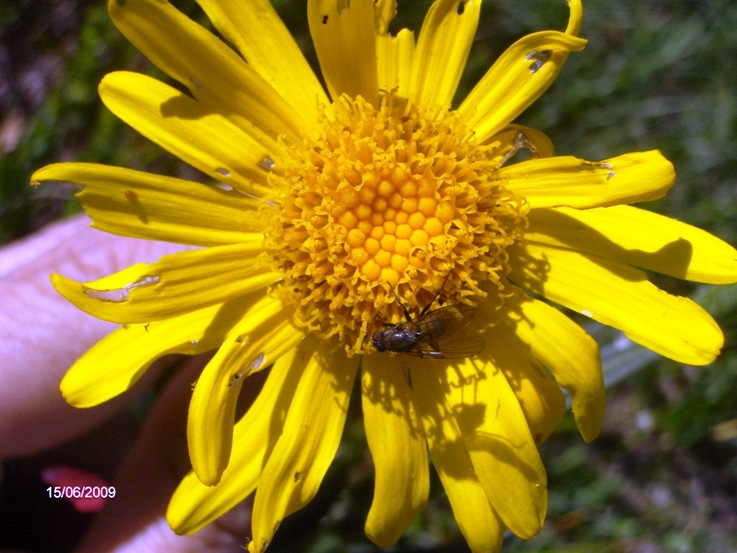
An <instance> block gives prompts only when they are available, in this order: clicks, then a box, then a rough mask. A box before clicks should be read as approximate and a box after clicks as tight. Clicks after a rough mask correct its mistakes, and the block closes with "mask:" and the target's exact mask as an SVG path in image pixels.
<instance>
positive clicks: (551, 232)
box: [525, 205, 737, 284]
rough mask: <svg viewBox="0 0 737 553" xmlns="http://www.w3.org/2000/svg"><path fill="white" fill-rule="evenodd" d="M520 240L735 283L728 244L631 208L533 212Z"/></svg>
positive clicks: (736, 255) (736, 269) (734, 257)
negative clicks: (523, 237)
mask: <svg viewBox="0 0 737 553" xmlns="http://www.w3.org/2000/svg"><path fill="white" fill-rule="evenodd" d="M525 239H527V240H529V241H530V242H537V243H539V244H548V245H552V246H559V247H562V248H570V249H573V250H577V251H582V252H589V253H594V254H596V255H599V256H601V257H605V258H608V259H612V260H614V261H619V262H622V263H626V264H628V265H633V266H635V267H640V268H642V269H646V270H649V271H655V272H657V273H661V274H665V275H669V276H673V277H676V278H682V279H685V280H693V281H696V282H708V283H711V284H729V283H733V282H736V281H737V250H735V249H734V248H733V247H732V246H730V245H729V244H727V243H726V242H723V241H722V240H720V239H719V238H717V237H715V236H713V235H711V234H709V233H708V232H706V231H703V230H701V229H699V228H696V227H692V226H691V225H687V224H686V223H682V222H680V221H677V220H675V219H671V218H669V217H664V216H662V215H658V214H656V213H652V212H650V211H646V210H643V209H637V208H635V207H631V206H625V205H621V206H612V207H607V208H599V209H588V210H585V211H579V210H576V209H566V208H558V209H555V210H552V209H541V210H534V211H533V212H532V213H530V226H529V228H528V229H527V230H526V231H525Z"/></svg>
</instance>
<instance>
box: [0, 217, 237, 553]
mask: <svg viewBox="0 0 737 553" xmlns="http://www.w3.org/2000/svg"><path fill="white" fill-rule="evenodd" d="M88 225H89V220H88V219H87V218H86V217H83V216H78V217H75V218H72V219H69V220H67V221H63V222H60V223H55V224H53V225H50V226H48V227H46V228H44V229H43V230H42V231H40V232H38V233H36V234H35V235H33V236H30V237H28V238H25V239H23V240H20V241H18V242H15V243H12V244H10V245H8V246H6V247H5V248H3V249H2V250H0V298H2V301H1V302H0V359H2V363H0V459H8V458H11V457H20V456H27V455H33V454H37V453H39V452H43V451H46V450H49V449H51V448H54V447H56V446H59V445H61V444H65V443H67V442H70V441H71V440H73V439H75V438H77V437H79V436H81V435H83V434H85V433H87V432H89V431H90V430H92V429H94V428H95V427H97V426H99V425H100V424H102V423H103V422H104V421H106V420H108V419H110V418H111V417H112V416H113V415H115V414H116V413H117V412H119V411H121V410H122V409H124V408H125V407H126V406H127V405H128V404H129V403H130V401H131V400H132V399H134V398H135V396H136V395H137V393H138V392H140V391H141V390H143V389H145V387H146V386H147V385H148V384H150V381H151V378H150V377H149V378H147V379H143V380H144V382H140V383H139V384H138V385H136V387H135V388H134V389H133V390H131V391H129V392H128V393H126V394H123V396H121V397H119V398H117V399H115V400H113V401H111V402H108V403H106V404H104V405H101V406H99V407H94V408H90V409H75V408H73V407H70V406H69V405H67V404H66V402H65V401H64V399H63V398H62V396H61V394H60V392H59V382H60V381H61V378H62V376H63V375H64V373H65V372H66V370H67V369H68V368H69V366H70V365H71V364H72V363H73V362H74V361H75V360H76V359H77V358H78V357H79V356H80V355H81V354H82V353H84V351H85V350H86V349H87V348H89V347H90V346H91V345H92V344H94V343H95V342H96V341H97V340H99V339H100V338H102V337H103V336H105V335H106V334H107V333H108V332H110V331H111V330H113V329H114V328H116V325H113V324H111V323H106V322H102V321H99V320H97V319H95V318H94V317H91V316H89V315H87V314H85V313H83V312H81V311H79V310H78V309H77V308H75V307H74V306H72V305H71V304H69V303H68V302H67V301H66V300H64V298H62V297H61V296H60V295H59V294H58V293H57V292H56V291H55V290H54V289H53V288H52V286H51V283H50V281H49V274H50V273H60V274H63V275H64V276H67V277H71V278H74V279H78V280H82V281H88V280H93V279H96V278H99V277H101V276H105V275H107V274H110V273H112V272H115V271H117V270H120V269H123V268H125V267H127V266H129V265H132V264H134V263H137V262H140V261H148V262H151V261H155V260H156V259H158V258H159V257H160V256H161V255H163V254H166V253H172V252H175V251H178V250H181V249H184V247H183V246H177V245H173V244H167V243H162V242H151V241H144V240H135V239H130V238H122V237H118V236H113V235H110V234H106V233H102V232H99V231H97V230H94V229H91V228H89V226H88ZM206 360H207V359H206V358H205V357H197V358H193V359H190V360H187V361H185V362H184V363H183V364H182V366H181V367H180V370H179V371H178V373H177V376H176V377H175V378H173V379H172V381H171V382H170V384H169V385H168V387H167V389H166V390H165V391H164V392H163V393H162V394H160V396H159V398H158V399H157V403H156V405H155V406H154V408H153V409H152V411H151V412H150V413H149V415H148V417H147V419H146V422H145V423H144V425H143V428H142V430H141V432H140V433H139V435H138V436H137V437H136V441H135V443H134V444H133V446H132V448H131V449H130V451H129V452H128V453H127V455H126V457H125V458H124V459H123V460H122V462H121V464H120V465H119V467H118V472H117V475H116V477H115V479H114V481H113V482H112V484H113V485H114V486H115V487H116V490H117V495H116V497H115V499H113V500H109V501H108V502H107V504H106V506H105V508H104V509H103V510H102V512H101V513H100V514H99V515H97V518H96V519H95V521H94V522H93V524H92V527H91V528H90V530H89V532H88V534H87V535H86V536H85V538H84V539H83V541H82V543H81V544H80V546H79V549H78V551H80V552H96V553H103V552H127V551H131V552H134V551H135V552H136V553H141V552H142V553H146V552H154V551H155V552H165V551H172V552H173V551H176V552H177V553H183V552H184V553H186V552H189V551H192V552H195V551H198V552H199V551H212V552H216V553H217V552H220V551H223V552H225V551H228V552H229V551H233V552H235V551H243V549H241V548H242V547H243V546H244V545H245V544H246V539H245V536H246V535H247V534H248V532H249V530H248V522H249V517H250V506H248V505H244V506H242V507H240V508H237V509H234V510H233V511H231V513H229V514H228V515H226V516H225V517H223V518H222V519H220V520H219V521H217V522H216V523H214V524H212V525H210V526H209V527H207V528H205V529H204V530H202V531H201V532H199V533H197V534H195V535H193V536H188V537H182V536H177V535H175V534H174V532H172V531H171V529H169V527H168V525H167V524H166V521H165V519H164V513H165V512H166V506H167V504H168V501H169V497H170V496H171V493H172V492H173V491H174V489H175V487H176V485H177V484H178V482H179V480H180V478H181V477H182V476H183V475H184V474H185V473H186V471H187V470H188V469H189V460H188V457H187V451H186V436H185V433H186V414H187V405H188V400H189V397H190V395H191V382H193V381H194V380H195V379H196V377H197V376H196V375H197V373H198V372H199V371H200V370H201V368H202V367H203V365H204V363H205V362H206ZM175 361H177V360H176V359H174V360H172V359H169V358H166V359H163V360H162V363H158V365H159V367H158V368H159V369H160V368H161V366H163V365H164V364H166V363H172V362H175ZM179 361H181V360H179ZM152 372H154V373H155V372H158V371H157V370H155V369H152ZM92 441H93V442H94V440H92ZM98 454H99V451H98V452H95V451H90V452H89V458H94V457H95V456H96V455H98ZM82 455H84V452H82Z"/></svg>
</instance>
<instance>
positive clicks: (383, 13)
mask: <svg viewBox="0 0 737 553" xmlns="http://www.w3.org/2000/svg"><path fill="white" fill-rule="evenodd" d="M374 7H375V10H376V34H377V35H385V34H387V32H388V30H389V23H391V21H392V19H394V16H395V15H397V0H374Z"/></svg>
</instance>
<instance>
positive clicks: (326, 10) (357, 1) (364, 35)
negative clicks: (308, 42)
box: [307, 0, 379, 106]
mask: <svg viewBox="0 0 737 553" xmlns="http://www.w3.org/2000/svg"><path fill="white" fill-rule="evenodd" d="M307 21H308V23H309V25H310V34H311V35H312V40H313V42H314V43H315V51H316V52H317V58H318V60H319V61H320V68H321V69H322V76H323V78H324V79H325V84H326V85H327V87H328V92H330V97H331V98H332V99H333V100H334V101H335V100H337V99H338V97H339V96H340V95H341V94H347V95H348V96H351V97H356V96H363V98H364V100H366V101H367V102H369V103H370V104H372V105H373V106H377V105H378V101H379V84H378V83H379V81H378V74H377V68H376V41H375V39H376V34H375V30H374V2H373V0H352V1H350V2H344V1H337V2H336V1H335V0H308V2H307Z"/></svg>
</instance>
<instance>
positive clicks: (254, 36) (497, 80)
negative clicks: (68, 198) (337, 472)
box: [33, 0, 737, 551]
mask: <svg viewBox="0 0 737 553" xmlns="http://www.w3.org/2000/svg"><path fill="white" fill-rule="evenodd" d="M200 4H201V6H202V7H203V8H204V10H205V12H206V13H207V15H208V17H209V18H210V20H211V21H212V23H213V25H214V26H215V28H216V29H217V30H218V31H219V33H220V34H221V35H222V36H223V37H224V38H225V39H227V41H228V42H229V43H230V44H232V45H233V47H234V48H231V47H230V46H228V45H226V44H225V42H222V41H221V40H219V39H218V38H216V37H215V36H214V35H213V34H211V33H210V32H209V31H207V30H205V29H204V28H202V27H200V26H199V25H197V24H195V23H194V22H192V21H190V20H189V19H188V18H186V17H185V16H184V15H182V14H181V13H179V12H178V11H177V10H175V9H174V8H173V7H172V6H171V5H169V4H168V3H167V2H165V1H164V0H111V1H110V4H109V7H110V13H111V16H112V18H113V21H114V22H115V24H116V25H117V27H118V28H119V29H120V30H121V31H122V32H123V34H125V35H126V36H127V37H128V38H129V39H130V40H131V41H132V42H133V43H134V44H135V45H136V46H137V47H138V48H139V49H140V50H141V51H142V52H143V53H144V54H145V55H146V56H147V57H148V58H149V59H151V60H152V61H153V62H154V63H155V64H156V65H158V66H159V67H160V68H161V69H162V70H163V71H165V72H166V73H167V74H168V75H169V76H170V77H171V78H173V79H174V80H176V81H178V83H179V84H180V85H181V87H184V88H186V90H185V91H184V92H182V90H180V88H181V87H180V88H175V87H173V86H170V85H167V84H164V83H162V82H159V81H157V80H155V79H152V78H150V77H146V76H144V75H140V74H136V73H127V72H118V73H113V74H110V75H108V76H106V77H105V79H104V80H103V82H102V83H101V85H100V94H101V97H102V99H103V101H104V102H105V104H106V105H107V106H108V107H109V108H110V109H111V110H112V111H113V112H114V113H115V114H116V115H118V116H119V117H120V118H122V119H123V120H125V121H126V122H127V123H128V124H130V125H131V126H133V127H134V128H136V129H137V130H138V131H140V132H141V133H142V134H144V135H145V136H147V137H149V138H150V139H151V140H153V141H154V142H156V143H158V144H159V145H160V146H162V147H164V148H166V149H167V150H169V151H170V152H172V153H174V154H176V155H177V156H179V157H180V158H181V159H182V160H184V161H185V162H187V163H189V164H190V165H192V166H193V167H195V168H197V169H199V170H200V171H202V172H203V173H205V174H206V175H208V176H209V177H210V178H211V179H212V181H214V183H216V184H214V185H206V184H200V183H196V182H190V181H185V180H181V179H176V178H170V177H163V176H158V175H153V174H149V173H144V172H139V171H133V170H129V169H121V168H113V167H106V166H100V165H93V164H81V163H68V164H56V165H51V166H48V167H45V168H43V169H40V170H39V171H37V172H36V173H35V174H34V176H33V181H34V182H40V181H70V182H73V183H76V184H77V185H79V186H80V187H81V191H80V192H79V193H78V194H77V197H78V198H79V199H80V201H81V202H82V205H83V206H84V208H85V210H86V211H87V213H88V214H89V215H90V216H91V218H92V221H93V225H94V226H96V227H98V228H100V229H103V230H106V231H108V232H113V233H118V234H124V235H129V236H134V237H141V238H151V239H163V240H169V241H173V242H178V243H182V244H191V245H193V246H198V248H197V249H191V250H187V251H184V252H181V253H177V254H173V255H168V256H165V257H163V258H161V259H160V260H158V261H156V262H153V263H150V264H147V263H140V264H138V265H134V266H132V267H129V268H128V269H125V270H124V271H121V272H119V273H116V274H114V275H111V276H109V277H106V278H103V279H100V280H97V281H94V282H87V283H77V282H74V281H71V280H69V279H66V278H64V277H62V276H59V275H55V276H54V277H53V282H54V285H55V286H56V288H57V289H58V290H59V292H60V293H62V294H63V295H64V296H65V297H66V298H68V299H69V300H70V301H72V302H73V303H74V304H76V305H78V306H79V307H80V308H81V309H84V310H85V311H87V312H89V313H91V314H93V315H95V316H97V317H100V318H102V319H105V320H108V321H113V322H117V323H121V324H122V325H123V326H122V327H121V328H120V329H119V330H117V331H115V332H114V333H112V334H111V335H109V336H108V337H106V338H105V339H104V340H102V341H101V342H99V343H98V344H97V345H96V346H94V347H93V348H92V349H91V350H90V351H89V352H88V353H87V354H86V355H85V356H84V357H82V358H81V359H80V360H79V361H78V362H77V363H76V364H75V365H74V366H73V367H72V368H71V369H70V371H69V373H68V374H67V376H66V377H65V379H64V381H63V382H62V391H63V393H64V395H65V397H66V398H67V400H68V401H69V402H70V403H71V404H73V405H77V406H80V407H83V406H90V405H95V404H98V403H101V402H103V401H106V400H108V399H110V398H111V397H114V396H115V395H118V394H120V393H122V392H123V391H125V390H126V389H128V388H129V387H130V386H131V385H132V384H133V383H134V382H135V381H137V380H138V379H139V378H140V377H141V375H142V374H143V373H144V372H145V371H146V369H147V368H148V366H149V365H150V364H151V363H152V362H153V360H155V359H156V358H158V357H160V356H162V355H164V354H166V353H171V352H179V353H185V354H197V353H202V352H207V351H211V350H217V351H216V353H215V355H214V357H213V358H212V360H211V361H210V362H209V363H208V365H207V366H206V367H205V369H204V370H203V372H202V374H201V376H200V378H199V379H198V381H197V383H196V385H195V387H194V392H193V396H192V400H191V404H190V412H189V418H188V440H189V448H190V456H191V460H192V465H193V472H192V473H191V474H190V475H188V476H187V477H186V478H185V479H184V480H183V482H182V483H181V485H180V487H179V489H178V490H177V492H176V493H175V496H174V498H173V499H172V502H171V505H170V508H169V513H168V517H169V520H170V523H171V524H172V526H173V527H174V528H175V529H176V530H177V531H178V532H183V533H186V532H193V531H196V530H197V529H199V528H201V527H202V526H203V525H205V524H207V523H208V522H210V521H212V520H214V519H215V518H216V517H218V516H219V515H221V514H222V513H224V512H225V511H227V510H228V509H230V508H231V507H232V506H234V505H235V504H236V503H238V502H239V501H241V500H242V499H243V498H244V497H246V496H247V495H249V494H251V493H252V492H253V491H254V490H255V491H256V496H255V504H254V510H253V523H252V536H253V541H252V542H251V544H250V545H249V548H250V550H252V551H263V550H264V549H265V548H266V547H267V546H268V544H269V542H270V541H271V539H272V537H273V535H274V532H275V531H276V528H277V526H278V525H279V523H280V522H281V520H282V519H283V518H284V517H286V516H287V515H289V514H290V513H292V512H294V511H296V510H297V509H299V508H301V507H302V506H304V505H305V504H306V503H307V502H309V501H310V500H311V499H312V497H314V495H315V493H316V492H317V488H318V486H319V485H320V482H321V480H322V477H323V475H324V474H325V471H326V470H327V468H328V466H329V464H330V462H331V460H332V458H333V457H334V455H335V452H336V450H337V448H338V445H339V442H340V436H341V432H342V429H343V426H344V422H345V417H346V412H347V407H348V402H349V398H350V395H351V390H352V388H353V386H354V380H355V378H356V376H357V375H358V374H359V371H360V388H361V398H362V407H363V416H364V423H365V430H366V436H367V440H368V444H369V448H370V450H371V454H372V457H373V461H374V466H375V473H376V478H375V481H376V484H375V494H374V499H373V503H372V505H371V509H370V511H369V513H368V518H367V522H366V532H367V534H368V536H369V537H370V538H371V539H372V540H373V541H374V542H375V543H377V544H379V545H381V546H387V545H390V544H392V543H394V542H395V541H396V540H397V539H398V538H399V537H400V536H401V534H402V533H403V531H404V530H405V529H406V527H407V526H408V524H409V523H410V522H411V521H412V519H413V518H414V517H415V516H416V515H417V513H418V512H420V511H421V510H422V509H423V508H424V505H425V503H426V501H427V495H428V487H429V469H428V456H427V451H428V449H429V451H430V453H431V456H432V460H433V464H434V466H435V469H436V470H437V472H438V474H439V476H440V480H441V482H442V483H443V486H444V487H445V490H446V492H447V495H448V498H449V501H450V504H451V507H452V509H453V512H454V514H455V516H456V519H457V521H458V524H459V526H460V529H461V531H462V532H463V534H464V536H465V537H466V539H467V541H468V543H469V545H470V546H471V548H472V549H473V550H475V551H490V550H495V549H497V548H498V547H499V546H500V543H501V537H502V534H503V531H504V529H505V528H509V529H510V530H512V531H513V532H514V533H516V534H517V535H519V536H522V537H525V538H529V537H532V536H534V535H535V534H536V533H537V532H538V531H539V530H540V528H541V526H542V523H543V520H544V517H545V512H546V505H547V497H546V494H547V492H546V477H545V471H544V468H543V466H542V463H541V461H540V458H539V455H538V451H537V446H538V445H539V444H540V443H541V442H542V441H544V440H545V439H546V437H547V436H548V435H549V434H550V433H551V432H552V430H553V429H554V428H555V426H556V425H557V423H558V421H559V420H560V418H561V416H562V414H563V411H564V409H565V400H564V396H563V393H562V391H561V388H562V389H565V390H567V391H568V392H569V393H570V395H571V399H572V406H573V412H574V416H575V420H576V422H577V424H578V426H579V429H580V431H581V434H582V436H583V437H584V439H585V440H587V441H590V440H592V439H593V438H595V437H596V435H597V434H598V432H599V427H600V424H601V419H602V416H603V412H604V403H605V397H604V395H605V394H604V385H603V381H602V376H601V370H600V366H599V353H598V348H597V346H596V343H595V342H594V341H593V339H591V338H590V337H589V336H588V335H587V334H586V333H585V332H584V331H583V330H582V329H581V328H580V327H579V326H577V325H576V324H575V323H574V322H572V320H571V319H569V318H568V317H567V316H565V315H564V314H563V313H562V312H561V311H559V310H558V309H557V308H555V307H553V306H551V305H550V303H548V302H552V303H554V304H557V305H560V306H564V307H566V308H568V309H571V310H573V311H575V312H578V313H581V314H583V315H586V316H588V317H590V318H592V319H595V320H597V321H600V322H602V323H604V324H608V325H611V326H614V327H616V328H619V329H621V330H622V331H623V332H624V333H625V334H626V335H627V336H629V337H630V338H631V339H632V340H634V341H635V342H638V343H640V344H643V345H645V346H646V347H648V348H650V349H652V350H653V351H656V352H658V353H660V354H662V355H666V356H668V357H671V358H673V359H676V360H679V361H681V362H685V363H692V364H706V363H709V362H711V361H712V360H713V359H714V357H715V356H716V355H717V353H718V352H719V349H720V347H721V345H722V341H723V338H722V334H721V332H720V330H719V328H718V327H717V325H716V324H715V323H714V321H713V320H712V319H711V317H710V316H709V315H708V314H707V313H706V312H704V311H703V310H702V309H701V308H700V307H699V306H698V305H696V304H695V303H693V302H692V301H690V300H688V299H686V298H680V297H675V296H672V295H669V294H667V293H665V292H663V291H661V290H659V289H658V288H657V287H655V286H654V285H653V284H651V283H650V282H649V280H648V277H647V271H652V272H658V273H663V274H666V275H671V276H674V277H679V278H684V279H688V280H694V281H700V282H711V283H727V282H734V281H735V280H737V261H735V259H736V258H737V252H735V250H734V249H733V248H731V247H730V246H728V245H727V244H725V243H723V242H721V241H720V240H718V239H717V238H714V237H713V236H711V235H709V234H707V233H705V232H703V231H701V230H699V229H696V228H693V227H690V226H688V225H685V224H682V223H679V222H677V221H674V220H671V219H668V218H666V217H662V216H658V215H655V214H652V213H650V212H647V211H643V210H640V209H638V208H636V207H632V206H630V205H628V204H631V203H635V202H639V201H643V200H649V199H653V198H657V197H660V196H662V195H664V194H665V192H666V191H667V190H668V188H669V187H670V186H671V185H672V184H673V181H674V171H673V167H672V165H671V164H670V163H669V162H668V161H667V160H666V159H664V158H663V157H662V156H661V155H660V153H658V152H655V151H650V152H639V153H631V154H625V155H620V156H617V157H614V158H611V159H607V160H604V161H596V162H591V161H585V160H582V159H578V158H575V157H570V156H561V157H554V156H553V151H552V145H551V143H550V141H549V140H548V139H547V137H545V136H544V135H543V134H542V133H540V132H539V131H536V130H534V129H530V128H526V127H522V126H519V125H515V124H513V123H512V121H513V120H514V118H515V117H516V116H517V115H519V114H520V113H521V112H522V111H523V110H524V109H525V108H527V107H528V106H529V105H530V104H531V103H532V102H533V101H534V100H535V99H536V98H537V97H539V96H540V95H541V94H542V93H543V92H544V90H545V89H546V88H547V87H548V86H549V85H550V84H551V83H552V82H553V80H554V79H555V77H556V76H557V74H558V72H559V71H560V69H561V67H562V65H563V63H564V61H565V59H566V57H567V55H568V54H569V53H570V52H573V51H579V50H581V49H582V48H583V47H584V45H585V43H586V41H585V40H583V39H581V38H579V37H578V36H577V34H578V31H579V28H580V24H581V17H582V12H581V5H580V2H579V1H578V0H569V8H570V17H569V21H568V25H567V27H566V29H565V31H563V32H558V31H542V32H538V33H534V34H531V35H529V36H526V37H524V38H522V39H521V40H519V41H518V42H516V43H515V44H513V45H512V46H511V47H510V48H509V49H508V50H507V51H506V52H505V53H503V54H502V56H501V57H500V58H499V60H498V61H497V62H496V63H494V64H493V65H492V66H491V68H490V69H489V70H488V72H487V73H486V75H485V76H484V77H483V78H482V79H481V81H480V82H479V83H478V84H477V85H476V87H475V88H474V89H473V90H472V91H471V93H470V94H469V95H468V97H467V98H465V99H464V100H463V101H462V102H461V103H460V104H459V105H458V106H452V104H451V100H452V98H453V96H454V93H455V91H456V88H457V85H458V82H459V80H460V77H461V73H462V71H463V68H464V65H465V62H466V59H467V57H468V54H469V50H470V46H471V42H472V40H473V37H474V34H475V32H476V26H477V22H478V16H479V10H480V5H481V2H480V0H465V1H463V0H461V1H459V0H437V1H436V2H435V3H434V4H433V5H432V6H431V8H430V10H429V12H428V14H427V16H426V18H425V22H424V24H423V26H422V29H421V30H420V32H419V35H418V36H417V40H415V36H414V34H413V33H412V32H410V31H408V30H406V29H404V30H401V31H400V32H398V33H397V34H396V35H392V34H389V32H388V25H389V22H390V21H391V19H392V18H393V16H394V13H395V11H396V5H395V2H393V1H391V0H377V1H376V0H308V4H307V7H308V18H309V25H310V31H311V34H312V38H313V41H314V44H315V49H316V52H317V55H318V59H319V63H320V68H321V71H322V77H323V79H324V82H325V84H326V87H327V91H326V90H324V89H323V88H322V86H321V85H320V83H319V81H318V78H317V77H316V76H315V74H314V73H313V72H312V70H311V69H310V68H309V66H308V65H307V63H306V61H305V59H304V58H303V56H302V54H301V52H300V51H299V48H298V47H297V45H296V43H295V42H294V40H293V39H292V38H291V36H290V35H289V33H288V32H287V30H286V28H285V27H284V25H283V24H282V22H281V21H280V20H279V18H278V17H277V15H276V13H275V12H274V10H273V8H272V7H271V5H270V4H269V2H268V0H249V1H248V2H235V1H233V0H201V1H200ZM520 151H524V152H526V157H525V158H524V159H523V160H521V161H518V158H519V157H520V156H517V154H518V152H520ZM472 315H473V317H472ZM430 321H433V322H432V323H431V322H430ZM441 322H442V325H441V324H440V323H441ZM401 324H403V325H404V326H396V325H401ZM423 325H425V326H423ZM431 325H432V326H431ZM454 326H455V327H456V328H453V327H454ZM387 328H392V329H394V332H395V336H396V332H398V331H397V330H396V329H401V330H402V332H405V334H402V335H400V336H399V338H397V340H398V342H396V343H394V344H393V345H392V346H390V347H389V346H385V345H384V342H382V340H383V339H384V337H385V336H387V335H386V334H384V333H385V332H386V329H387ZM464 336H465V338H464ZM469 337H470V338H469ZM446 338H448V340H447V342H446V340H445V339H446ZM451 338H452V339H451ZM463 340H472V341H473V343H474V344H476V345H479V347H478V348H475V349H473V350H471V349H464V348H463V344H464V343H467V342H463ZM446 343H447V344H448V345H447V346H446ZM468 343H470V342H468ZM482 343H485V347H484V348H483V349H481V347H480V344H482ZM377 344H378V345H380V347H377ZM420 346H422V347H420ZM379 350H385V351H379ZM398 352H404V353H398ZM407 354H410V355H407ZM427 357H433V359H427ZM265 369H269V373H268V378H267V379H266V383H265V385H264V387H263V389H262V391H261V392H260V394H259V396H258V398H257V399H256V401H255V402H254V403H253V405H251V407H250V408H249V409H248V411H247V412H246V413H245V415H244V416H243V417H242V418H240V420H238V421H237V422H234V421H235V412H236V401H237V398H238V393H239V391H240V389H241V386H242V384H243V381H244V380H245V379H246V378H248V377H249V376H250V375H252V374H254V373H256V372H259V371H262V370H265Z"/></svg>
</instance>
